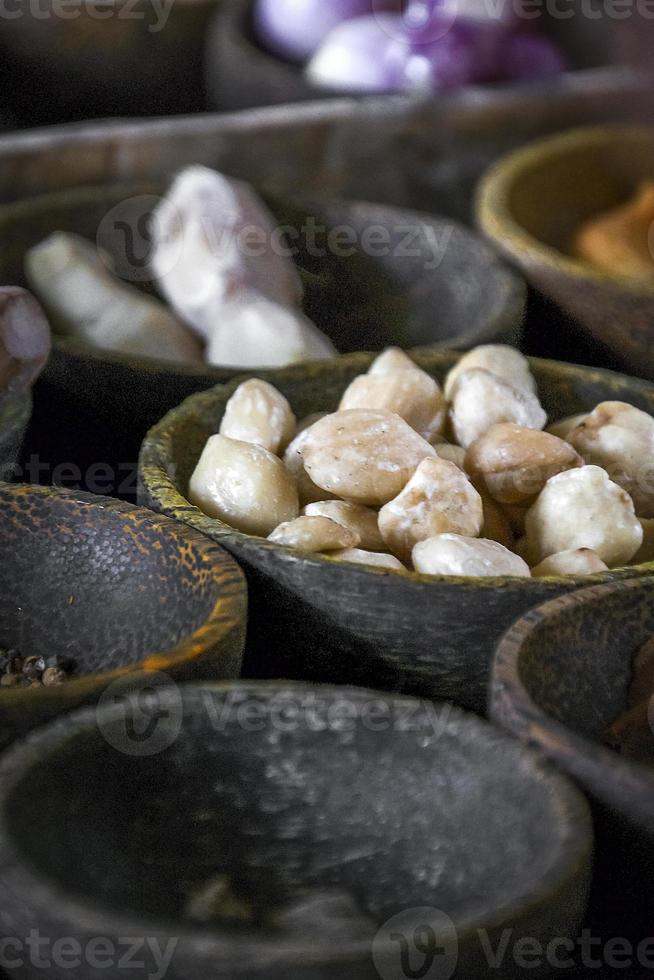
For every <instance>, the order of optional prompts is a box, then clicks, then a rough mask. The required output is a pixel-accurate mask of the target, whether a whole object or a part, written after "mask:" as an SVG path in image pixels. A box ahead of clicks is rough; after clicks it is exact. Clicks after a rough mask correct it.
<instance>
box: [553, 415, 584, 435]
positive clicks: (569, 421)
mask: <svg viewBox="0 0 654 980" xmlns="http://www.w3.org/2000/svg"><path fill="white" fill-rule="evenodd" d="M587 418H588V412H582V413H581V415H568V416H567V418H564V419H560V420H559V421H558V422H554V423H553V424H552V425H548V426H547V432H549V434H550V435H551V436H558V437H559V439H567V438H568V436H569V435H570V433H571V432H572V430H573V429H576V428H577V426H578V425H581V423H582V422H585V421H586V419H587Z"/></svg>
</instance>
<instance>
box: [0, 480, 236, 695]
mask: <svg viewBox="0 0 654 980" xmlns="http://www.w3.org/2000/svg"><path fill="white" fill-rule="evenodd" d="M34 497H37V498H41V499H45V500H46V501H48V500H57V501H63V502H64V506H67V504H66V502H68V504H71V505H82V506H83V507H85V508H87V507H88V508H90V509H92V510H98V511H103V512H105V513H109V514H110V515H113V516H115V517H116V518H118V519H121V520H123V521H126V522H129V523H130V524H131V523H134V524H135V525H146V526H148V527H150V528H152V529H153V530H161V531H163V532H165V533H167V534H168V535H170V536H171V537H172V538H173V540H175V541H176V543H178V544H179V545H180V546H181V545H182V544H184V545H186V546H190V547H191V548H192V549H193V550H194V551H195V553H196V554H197V555H198V556H199V557H200V559H201V561H202V562H203V564H204V565H205V566H206V567H207V568H208V569H209V570H210V574H211V578H212V580H213V583H214V585H215V587H216V588H217V590H218V598H217V599H216V602H215V604H214V606H213V609H212V611H211V613H210V614H209V616H207V618H206V620H205V622H204V623H202V625H200V626H199V627H197V629H195V630H194V631H193V632H192V633H190V634H189V635H188V636H186V637H185V638H183V639H182V640H180V641H179V643H177V644H175V646H173V647H170V648H169V649H168V650H154V651H152V653H150V654H148V655H147V656H146V657H144V658H143V659H142V660H140V661H138V662H136V663H134V664H127V665H125V666H122V667H114V668H112V669H111V670H106V671H102V672H100V673H93V674H83V675H81V676H80V677H73V678H71V679H70V680H68V681H67V682H66V684H65V685H63V686H61V687H51V688H47V687H42V688H38V689H37V690H35V691H32V690H31V689H28V688H18V689H15V688H7V689H2V690H1V691H0V706H1V705H3V704H5V705H9V704H10V705H11V706H12V707H14V706H20V705H21V704H23V705H25V706H26V707H27V706H29V707H32V708H36V707H37V706H38V705H43V706H45V705H49V704H59V703H62V702H65V701H67V700H70V699H71V698H72V699H77V698H79V697H85V696H90V695H92V694H94V693H97V692H98V691H100V690H101V689H103V688H106V687H108V686H109V685H110V684H111V683H112V682H113V681H118V680H121V679H125V678H130V677H132V676H137V675H138V676H142V675H143V673H155V672H166V673H170V675H171V677H174V676H175V675H176V673H177V672H178V671H180V670H182V669H183V668H185V667H186V666H188V664H190V663H192V662H194V661H198V660H200V659H201V658H202V657H203V656H204V655H205V654H206V653H209V652H211V651H217V655H218V656H220V655H222V654H221V651H220V646H221V645H222V643H223V642H224V640H226V639H227V637H229V636H230V635H231V634H233V633H234V632H235V631H237V630H239V629H240V628H244V626H245V623H246V619H247V585H246V583H245V576H244V575H243V572H242V571H241V568H240V567H239V565H238V564H237V562H236V561H235V560H234V559H233V558H232V556H231V555H230V554H229V553H228V552H226V551H225V549H224V548H221V547H220V545H218V544H217V543H216V542H215V541H211V540H210V539H208V538H207V537H206V536H205V535H202V534H200V533H199V532H198V531H197V530H195V528H192V527H190V526H189V525H185V524H182V523H180V522H179V521H175V520H172V519H171V518H169V517H166V516H165V515H163V514H155V513H154V512H152V511H150V510H148V509H146V508H144V507H138V506H136V505H134V504H130V503H127V502H125V501H122V500H117V499H115V498H113V497H103V496H100V495H96V494H92V493H87V492H86V491H75V490H66V489H63V488H59V487H43V486H37V485H31V484H10V483H3V482H0V513H1V512H2V508H3V505H4V503H5V502H6V501H7V500H16V499H20V498H27V499H29V498H34ZM243 645H244V644H243Z"/></svg>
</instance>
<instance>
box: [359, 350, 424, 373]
mask: <svg viewBox="0 0 654 980" xmlns="http://www.w3.org/2000/svg"><path fill="white" fill-rule="evenodd" d="M420 370H421V369H420V368H419V367H418V365H417V364H414V363H413V361H412V360H411V358H410V357H409V355H408V354H405V353H404V351H403V350H400V348H399V347H387V348H386V350H385V351H382V353H381V354H379V355H378V356H377V357H376V358H375V359H374V361H373V362H372V364H371V365H370V367H369V368H368V374H395V372H396V371H420Z"/></svg>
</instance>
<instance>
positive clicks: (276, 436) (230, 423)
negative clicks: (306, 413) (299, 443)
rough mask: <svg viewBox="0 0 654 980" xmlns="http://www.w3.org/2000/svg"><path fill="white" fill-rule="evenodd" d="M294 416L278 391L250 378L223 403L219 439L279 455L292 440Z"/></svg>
mask: <svg viewBox="0 0 654 980" xmlns="http://www.w3.org/2000/svg"><path fill="white" fill-rule="evenodd" d="M294 432H295V416H294V415H293V412H292V410H291V406H290V405H289V403H288V401H287V400H286V399H285V398H284V396H283V395H282V393H281V391H277V389H276V388H273V386H272V385H271V384H268V382H267V381H261V380H260V379H259V378H251V379H250V380H249V381H244V382H243V384H240V385H239V386H238V388H237V389H236V391H235V392H234V394H233V395H232V397H231V398H230V399H229V401H228V402H227V405H226V407H225V414H224V415H223V420H222V422H221V424H220V434H221V436H227V438H228V439H239V440H240V441H241V442H252V443H254V444H255V445H256V446H263V448H264V449H267V450H268V451H269V452H271V453H274V454H275V455H276V456H278V455H279V452H280V450H281V449H284V447H285V446H287V445H288V443H289V442H290V441H291V439H292V438H293V433H294Z"/></svg>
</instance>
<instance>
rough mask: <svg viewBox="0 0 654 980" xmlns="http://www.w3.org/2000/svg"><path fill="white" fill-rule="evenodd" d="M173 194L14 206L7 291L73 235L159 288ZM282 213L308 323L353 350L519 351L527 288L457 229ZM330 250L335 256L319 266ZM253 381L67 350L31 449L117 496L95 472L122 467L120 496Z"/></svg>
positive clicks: (104, 192)
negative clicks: (145, 456)
mask: <svg viewBox="0 0 654 980" xmlns="http://www.w3.org/2000/svg"><path fill="white" fill-rule="evenodd" d="M161 192H162V185H161V184H153V183H147V184H146V183H130V184H122V185H118V186H103V187H89V188H79V189H76V190H75V191H74V192H71V191H66V192H61V193H59V194H52V195H47V196H44V197H41V198H35V199H33V200H30V201H25V202H20V203H18V204H13V205H11V206H8V207H6V208H0V242H2V243H3V248H2V249H1V250H0V283H2V282H11V283H20V282H23V281H24V270H23V266H24V256H25V253H26V251H27V250H28V249H29V248H30V247H32V246H33V245H36V244H37V243H38V242H39V241H41V240H42V239H44V238H45V237H47V235H48V234H50V233H51V232H52V231H55V230H61V231H72V232H77V233H78V234H81V235H84V236H85V237H87V238H90V239H91V240H92V241H96V239H97V240H99V242H100V244H101V245H102V247H103V248H105V249H106V250H107V251H108V252H110V253H111V254H112V256H113V257H114V259H115V262H116V266H117V269H118V270H119V271H124V273H125V275H127V276H132V278H133V279H134V280H136V282H137V284H141V285H144V286H145V287H146V288H148V287H151V283H149V282H147V266H146V268H145V269H144V267H143V264H135V262H136V263H142V260H143V254H142V253H144V254H145V256H147V249H148V242H147V241H145V240H144V239H143V235H142V233H141V230H140V229H141V228H142V227H143V225H142V224H141V221H142V219H143V218H144V217H147V216H148V214H149V213H150V212H151V210H152V207H153V206H154V204H155V203H156V201H157V200H158V199H159V195H160V194H161ZM270 204H271V206H272V208H273V210H274V212H275V214H276V216H277V217H278V218H279V221H280V224H282V225H287V226H289V227H293V228H296V229H297V230H298V232H299V233H300V238H299V239H298V241H297V246H298V248H299V255H298V258H297V261H298V264H299V265H300V267H301V268H304V269H305V270H306V272H307V276H306V277H305V278H306V298H305V308H306V311H307V313H308V315H309V316H310V317H312V318H313V319H315V321H316V322H317V323H318V325H319V326H320V327H321V329H323V330H324V331H325V332H326V333H328V334H329V335H330V336H331V337H332V339H333V340H334V342H335V344H336V346H337V347H338V348H339V349H340V350H342V351H344V352H349V351H353V350H362V349H370V350H376V349H379V348H382V347H384V346H385V345H386V344H388V343H399V344H400V345H401V346H403V347H414V346H416V345H418V344H422V345H429V346H433V347H434V348H443V347H455V348H459V349H463V348H468V347H473V346H475V345H476V344H480V343H485V342H489V341H501V340H506V341H509V342H510V341H512V340H513V341H515V340H516V339H517V337H518V335H519V331H520V326H521V322H522V317H523V313H524V307H525V301H526V289H525V286H524V283H523V281H522V280H521V279H520V278H519V277H518V276H516V275H515V274H514V273H513V272H512V271H510V270H508V269H507V267H506V266H505V265H504V263H503V262H502V261H500V260H498V259H497V257H496V255H495V253H494V250H492V249H491V248H489V247H487V245H486V244H485V243H484V242H483V241H481V240H480V239H479V238H478V237H477V236H476V235H475V234H474V233H471V232H470V231H468V230H467V229H465V228H463V227H461V226H459V225H456V224H453V223H452V222H451V221H450V220H449V219H448V220H447V221H446V220H444V219H439V218H434V217H430V216H427V215H423V214H418V213H416V212H412V211H405V210H398V209H395V208H390V207H384V206H381V205H372V204H358V203H352V202H327V201H322V202H320V201H313V202H306V203H304V202H300V203H289V202H287V201H280V200H270ZM116 208H117V209H118V210H114V209H116ZM108 215H109V217H107V216H108ZM307 218H311V219H314V220H315V223H316V225H317V226H320V227H322V229H324V231H321V230H320V227H318V230H317V231H316V233H315V241H312V240H311V238H310V235H311V230H310V227H309V224H308V221H307ZM126 224H127V225H128V226H130V227H131V228H132V229H133V239H131V238H129V236H127V235H126V233H125V225H126ZM343 226H347V227H348V228H352V229H353V231H354V232H355V233H356V236H357V242H358V243H359V244H358V246H357V250H356V253H355V254H354V255H352V256H347V257H346V256H345V255H340V256H339V255H337V254H329V249H328V248H327V242H328V239H329V235H330V233H331V231H332V229H335V228H337V227H343ZM371 227H379V228H381V229H384V231H385V232H386V233H387V234H388V236H389V237H388V241H389V247H388V249H387V253H388V254H379V255H377V256H376V257H373V256H371V255H370V254H366V251H365V238H362V236H363V235H364V234H365V231H366V229H369V228H371ZM409 232H410V237H411V241H408V239H407V235H408V234H409ZM407 243H408V244H407ZM444 243H445V244H444ZM403 244H404V245H405V246H406V247H402V245H403ZM441 249H442V251H441ZM322 250H324V251H325V255H324V257H321V256H319V255H318V254H317V253H318V252H320V251H322ZM381 251H383V249H382V250H381ZM407 252H408V253H409V254H407ZM144 276H145V277H146V278H145V279H144ZM239 373H240V369H238V368H235V367H232V368H223V369H221V368H212V367H210V366H209V365H207V366H201V367H184V366H178V365H174V364H171V363H170V362H162V361H156V360H148V359H146V358H135V357H131V356H128V355H121V354H111V353H107V352H104V351H98V350H96V349H94V348H92V347H90V346H89V345H87V344H83V343H80V342H75V341H71V340H70V339H65V338H62V337H59V338H55V340H54V350H53V354H52V357H51V360H50V363H49V365H48V367H47V369H46V371H45V375H44V378H43V381H42V383H41V385H40V386H39V388H38V390H37V399H36V408H35V423H34V427H33V430H34V432H35V435H36V439H34V440H33V441H32V444H31V447H30V448H31V450H32V451H34V452H38V454H39V455H40V456H41V457H42V459H43V460H44V461H45V462H46V463H49V464H56V463H60V462H62V461H65V462H68V463H71V462H72V463H74V464H75V465H76V466H77V467H78V468H79V469H80V470H81V477H82V480H81V485H83V486H87V487H88V489H91V490H94V491H99V492H107V490H106V489H105V488H104V487H103V486H100V487H97V486H94V485H91V484H90V481H89V480H88V479H86V480H85V479H84V476H85V474H87V473H88V472H89V469H90V467H92V466H93V464H96V463H98V462H102V463H105V464H108V465H109V466H110V467H111V468H112V470H113V472H114V474H115V479H114V483H113V485H112V487H111V492H113V493H120V492H121V484H123V482H126V481H127V479H128V477H129V476H130V475H131V476H134V474H135V470H136V460H137V457H138V451H139V447H140V445H141V442H142V440H143V437H144V436H145V433H146V432H147V431H148V429H149V428H150V426H152V425H154V424H155V422H157V421H158V420H159V419H160V418H161V417H162V415H164V414H165V413H166V412H167V411H169V410H170V409H171V408H173V407H174V406H175V405H178V404H179V403H180V402H181V401H183V399H184V398H186V397H187V396H188V395H190V394H192V393H193V392H196V391H200V390H202V389H205V388H208V387H210V386H211V385H215V384H217V383H218V382H222V381H226V380H229V379H231V378H233V377H234V376H235V375H237V374H239ZM68 420H70V421H71V423H72V421H73V420H74V424H67V423H68ZM73 433H74V436H73ZM99 454H100V455H99ZM129 464H132V467H131V474H130V473H128V469H129ZM121 467H122V471H121ZM132 485H133V484H132Z"/></svg>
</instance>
